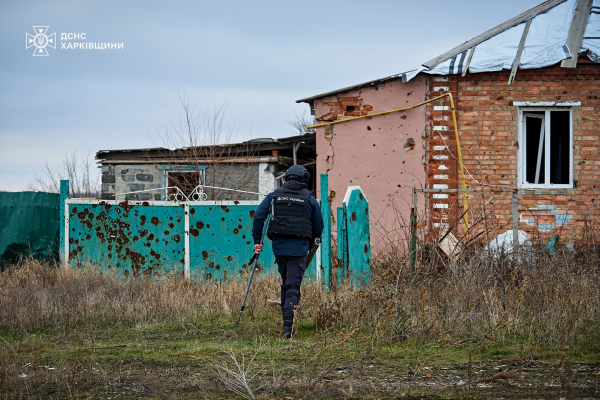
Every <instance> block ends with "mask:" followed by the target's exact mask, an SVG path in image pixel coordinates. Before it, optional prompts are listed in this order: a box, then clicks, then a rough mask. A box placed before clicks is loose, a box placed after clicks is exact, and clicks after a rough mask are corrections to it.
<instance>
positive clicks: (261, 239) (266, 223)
mask: <svg viewBox="0 0 600 400" xmlns="http://www.w3.org/2000/svg"><path fill="white" fill-rule="evenodd" d="M270 222H271V213H269V216H268V217H267V220H266V221H265V226H264V228H263V233H262V236H261V238H260V244H261V245H262V244H264V242H265V234H266V233H267V229H269V223H270ZM252 261H254V265H253V266H252V271H250V280H248V286H247V287H246V294H245V295H244V302H243V303H242V308H241V309H240V317H239V318H238V322H240V320H241V319H242V313H243V312H244V307H246V300H247V299H248V292H250V285H251V284H252V277H254V270H256V265H257V264H258V254H256V253H254V255H253V256H252V259H251V260H250V264H252Z"/></svg>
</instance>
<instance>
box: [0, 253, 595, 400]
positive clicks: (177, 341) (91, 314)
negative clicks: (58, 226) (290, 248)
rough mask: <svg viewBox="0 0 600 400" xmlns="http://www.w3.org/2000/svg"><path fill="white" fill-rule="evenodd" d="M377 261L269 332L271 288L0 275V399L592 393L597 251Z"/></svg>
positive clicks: (46, 273)
mask: <svg viewBox="0 0 600 400" xmlns="http://www.w3.org/2000/svg"><path fill="white" fill-rule="evenodd" d="M540 257H542V255H541V254H538V255H537V257H536V259H535V260H536V261H535V262H532V261H523V260H521V261H520V262H518V263H516V262H511V261H510V260H507V259H503V260H489V259H483V258H477V255H473V256H472V257H470V259H469V260H464V261H460V262H459V263H457V264H456V265H453V266H451V267H447V268H445V269H443V270H440V269H439V268H435V269H433V268H429V269H426V268H423V269H421V270H419V271H418V273H417V274H416V275H412V274H410V273H406V272H405V271H404V270H405V268H403V267H401V266H400V265H399V263H398V262H397V261H394V260H393V259H388V261H387V262H382V261H379V262H377V263H376V265H374V280H373V283H372V285H370V286H369V287H366V288H364V289H361V290H351V289H350V288H348V287H340V288H336V289H335V290H329V291H327V292H324V291H323V290H322V289H321V288H320V287H319V286H318V285H316V284H308V285H305V286H304V287H303V292H302V308H301V309H300V310H298V312H297V318H296V320H297V322H296V325H295V327H296V330H297V331H298V334H297V335H296V336H295V337H294V338H293V339H291V340H286V339H282V338H281V337H280V331H281V319H280V314H279V313H280V311H279V308H278V306H273V305H271V304H269V303H268V302H267V300H268V299H277V298H278V291H279V282H278V280H277V279H276V278H275V277H259V279H257V280H256V282H255V284H253V288H252V291H251V295H250V298H249V305H248V307H247V309H246V311H245V312H244V316H243V319H242V321H241V323H240V324H239V325H237V324H236V321H237V317H238V313H239V305H240V303H241V298H242V296H243V291H244V289H245V282H239V283H236V282H229V283H227V284H225V285H219V284H210V285H208V284H202V283H194V282H187V281H185V280H183V279H180V278H176V277H172V278H165V279H162V280H160V281H151V280H147V279H143V280H119V279H116V278H114V277H112V276H106V275H101V274H99V273H97V272H95V271H93V270H84V271H81V270H80V271H75V270H71V269H65V268H56V267H55V266H52V265H48V264H42V263H38V262H36V261H33V260H26V261H23V262H21V263H20V264H19V265H17V266H11V267H9V268H7V269H6V270H5V271H3V272H2V273H0V398H6V399H13V398H111V399H115V398H288V399H292V398H294V399H295V398H340V397H343V398H523V397H527V398H558V397H569V398H585V397H588V398H591V397H599V396H600V363H599V362H600V274H599V270H598V268H597V267H596V265H597V260H596V258H595V256H593V254H592V255H590V254H589V252H588V253H585V258H581V257H582V256H581V254H579V253H577V254H574V255H566V256H565V255H561V256H552V257H551V256H547V255H546V256H543V257H546V258H545V259H541V258H540Z"/></svg>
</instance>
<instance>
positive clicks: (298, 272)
mask: <svg viewBox="0 0 600 400" xmlns="http://www.w3.org/2000/svg"><path fill="white" fill-rule="evenodd" d="M275 263H276V264H277V267H278V269H279V275H281V311H282V313H283V319H284V320H291V319H293V318H294V308H295V307H296V306H297V305H298V303H299V302H300V285H301V284H302V278H303V277H304V271H305V270H306V256H278V255H275Z"/></svg>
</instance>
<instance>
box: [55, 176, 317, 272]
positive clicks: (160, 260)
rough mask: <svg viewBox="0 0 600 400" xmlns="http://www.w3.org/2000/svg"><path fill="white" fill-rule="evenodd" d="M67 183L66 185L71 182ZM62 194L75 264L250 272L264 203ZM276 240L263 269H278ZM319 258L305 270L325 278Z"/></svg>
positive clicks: (68, 251) (68, 255) (67, 247)
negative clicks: (93, 197) (258, 209)
mask: <svg viewBox="0 0 600 400" xmlns="http://www.w3.org/2000/svg"><path fill="white" fill-rule="evenodd" d="M65 184H66V183H65ZM62 192H63V197H64V199H63V204H64V208H63V213H64V214H63V227H64V237H63V239H64V241H63V244H62V246H63V247H62V249H63V251H62V252H63V254H64V258H63V259H64V260H65V261H66V262H67V263H68V264H69V265H71V266H73V267H75V268H78V267H83V266H95V267H97V268H99V269H100V270H101V271H107V270H111V271H113V272H114V273H116V274H117V275H118V276H124V277H138V276H150V277H158V276H161V275H164V274H171V273H172V274H175V275H183V276H185V277H188V278H192V279H202V280H204V281H227V280H229V279H232V278H233V279H241V278H243V277H245V276H246V275H247V274H248V272H249V269H250V268H251V266H249V265H248V264H247V263H248V261H249V260H250V258H251V256H252V252H253V248H254V243H253V240H252V223H253V218H254V210H255V209H256V207H258V205H259V203H260V202H258V201H183V202H179V201H123V202H119V201H106V200H89V199H69V198H67V193H68V188H65V190H64V191H62ZM276 271H277V268H276V266H275V264H274V256H273V252H272V248H271V242H270V241H267V242H266V243H265V247H264V251H263V253H262V254H261V257H260V259H259V266H258V268H257V273H258V274H261V273H262V274H269V273H272V274H274V273H276ZM321 273H322V269H321V256H320V252H319V253H317V255H316V257H315V258H314V259H313V261H312V263H311V264H310V265H309V267H308V268H307V272H306V278H307V279H308V280H320V278H321Z"/></svg>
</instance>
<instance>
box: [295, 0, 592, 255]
mask: <svg viewBox="0 0 600 400" xmlns="http://www.w3.org/2000/svg"><path fill="white" fill-rule="evenodd" d="M599 63H600V0H550V1H546V2H544V3H542V4H540V5H538V6H536V7H534V8H532V9H530V10H528V11H526V12H524V13H522V14H520V15H518V16H516V17H515V18H513V19H511V20H509V21H506V22H504V23H502V24H500V25H499V26H497V27H495V28H492V29H490V30H488V31H487V32H485V33H483V34H481V35H479V36H477V37H475V38H473V39H471V40H469V41H467V42H465V43H463V44H461V45H459V46H457V47H455V48H454V49H452V50H450V51H448V52H446V53H444V54H442V55H440V56H438V57H435V58H434V59H432V60H430V61H428V62H425V63H424V64H423V65H422V66H420V67H419V68H417V69H415V70H413V71H410V72H407V73H402V74H397V75H392V76H389V77H386V78H383V79H377V80H373V81H369V82H365V83H361V84H358V85H353V86H350V87H346V88H342V89H339V90H335V91H331V92H327V93H323V94H319V95H316V96H311V97H308V98H304V99H301V100H298V102H304V103H308V104H309V106H310V109H311V111H312V114H313V115H315V117H316V120H317V124H325V123H329V122H335V124H329V125H325V126H320V127H318V128H317V137H316V142H317V153H318V156H317V169H318V170H319V172H320V173H324V172H327V173H328V174H329V188H330V190H331V191H332V193H331V196H332V197H333V200H332V207H333V209H335V207H339V206H340V205H341V201H342V199H341V197H342V196H341V195H336V193H341V194H343V193H344V192H345V188H346V186H349V185H360V186H361V187H362V188H363V189H364V190H365V193H366V194H367V196H368V197H369V204H370V217H371V222H372V226H374V228H375V230H374V232H373V234H374V240H373V241H374V243H372V245H374V246H375V247H377V245H378V243H381V242H385V241H387V240H394V238H390V237H391V236H394V235H395V234H396V233H397V232H398V231H400V230H402V229H405V228H406V225H407V224H406V220H408V216H409V213H410V208H411V207H412V204H413V196H412V188H413V187H416V188H417V189H425V190H426V192H425V194H424V195H422V196H423V197H424V200H425V202H423V201H422V200H419V201H420V202H421V203H420V206H422V205H423V203H425V204H426V207H425V210H426V212H427V215H428V217H427V221H426V223H427V224H428V225H429V226H430V228H434V229H435V228H442V227H446V226H448V225H452V224H453V222H454V221H455V220H456V219H457V218H459V217H460V216H461V215H462V214H463V210H464V209H467V210H469V214H470V215H471V224H472V225H473V224H475V225H476V220H477V219H478V218H476V214H477V213H485V214H486V215H487V216H488V217H491V218H492V219H493V221H492V222H493V223H494V225H495V226H496V227H498V228H504V229H506V228H510V226H511V225H512V223H513V222H514V221H515V219H516V220H517V223H518V224H519V229H523V230H526V231H528V232H530V233H531V234H540V233H541V234H545V235H554V234H556V233H558V234H560V235H561V236H568V237H573V236H576V235H579V234H581V232H582V230H583V229H584V226H585V223H586V220H588V219H589V218H590V217H591V218H594V217H595V214H594V211H593V210H594V209H595V208H594V207H595V203H596V198H597V197H598V195H599V194H600V190H599V187H598V185H600V183H599V181H600V153H599V152H598V145H599V137H598V128H599V127H600V121H599V115H600V98H599V96H600V90H599V84H600V64H599ZM448 93H450V94H451V96H452V100H453V102H454V104H455V111H456V127H457V129H455V125H454V121H453V112H452V111H453V110H452V108H451V102H450V96H448V95H446V96H444V97H443V98H440V99H439V100H436V101H433V102H428V101H429V100H432V99H435V98H436V97H438V96H441V95H444V94H448ZM422 102H427V103H426V104H423V105H421V106H417V107H415V108H413V109H410V110H405V111H400V112H393V113H388V114H385V115H378V116H375V115H374V114H377V113H381V112H385V111H389V110H397V109H404V108H407V107H411V106H416V105H418V104H419V103H422ZM363 116H368V117H367V118H359V119H354V120H351V121H348V120H349V119H350V118H357V117H363ZM338 121H347V122H340V123H337V122H338ZM457 138H458V141H457ZM459 150H460V152H461V153H462V164H463V165H462V166H461V163H460V162H459ZM463 174H464V178H463V177H462V176H463ZM463 185H464V186H463ZM317 187H318V186H317ZM464 188H466V190H464ZM461 190H462V191H461ZM463 193H466V194H467V198H466V199H463ZM513 199H514V200H513ZM515 217H516V218H515ZM457 226H461V225H460V224H459V225H457ZM461 229H462V230H463V231H464V229H465V228H464V227H461ZM482 229H483V227H482V226H475V227H474V228H473V230H474V231H477V230H482Z"/></svg>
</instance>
